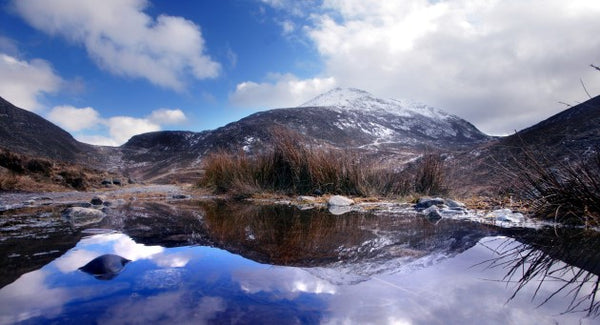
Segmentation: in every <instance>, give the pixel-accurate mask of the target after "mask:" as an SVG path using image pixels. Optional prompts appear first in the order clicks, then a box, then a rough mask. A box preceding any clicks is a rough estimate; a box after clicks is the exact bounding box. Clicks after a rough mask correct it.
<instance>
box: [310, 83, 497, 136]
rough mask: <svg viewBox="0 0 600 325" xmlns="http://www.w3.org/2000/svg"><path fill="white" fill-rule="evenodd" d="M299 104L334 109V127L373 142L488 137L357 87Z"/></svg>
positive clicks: (422, 106)
mask: <svg viewBox="0 0 600 325" xmlns="http://www.w3.org/2000/svg"><path fill="white" fill-rule="evenodd" d="M299 107H300V108H304V109H310V108H315V107H318V108H321V109H325V110H330V111H333V112H336V113H337V121H335V122H334V123H333V124H334V125H335V126H336V127H338V128H340V129H342V130H345V131H346V132H351V130H356V131H358V132H360V133H362V134H364V135H368V136H369V137H370V138H371V140H372V143H373V144H375V145H377V144H381V143H399V144H411V145H418V144H425V145H433V146H439V144H442V143H440V142H444V143H443V144H442V145H443V146H446V145H450V146H453V145H452V143H454V144H455V145H460V144H466V143H469V142H477V141H482V140H487V139H488V136H487V135H485V134H483V133H481V132H480V131H479V130H477V128H475V127H474V126H473V125H471V124H470V123H469V122H467V121H465V120H463V119H461V118H459V117H457V116H454V115H451V114H448V113H446V112H444V111H442V110H440V109H437V108H433V107H430V106H427V105H425V104H421V103H417V102H413V101H409V100H394V99H381V98H377V97H375V96H373V95H372V94H370V93H368V92H366V91H364V90H360V89H354V88H345V89H344V88H335V89H333V90H331V91H329V92H327V93H324V94H322V95H319V96H317V97H315V98H314V99H312V100H310V101H308V102H306V103H304V104H302V105H301V106H299ZM432 141H433V142H432Z"/></svg>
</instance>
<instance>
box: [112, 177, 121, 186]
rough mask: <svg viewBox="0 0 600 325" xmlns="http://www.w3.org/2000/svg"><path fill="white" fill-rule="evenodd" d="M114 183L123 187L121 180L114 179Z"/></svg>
mask: <svg viewBox="0 0 600 325" xmlns="http://www.w3.org/2000/svg"><path fill="white" fill-rule="evenodd" d="M112 183H113V184H114V185H119V186H121V184H122V183H121V180H120V179H118V178H113V180H112Z"/></svg>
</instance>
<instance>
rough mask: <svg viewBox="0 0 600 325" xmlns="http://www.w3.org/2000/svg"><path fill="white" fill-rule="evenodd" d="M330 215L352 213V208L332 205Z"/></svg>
mask: <svg viewBox="0 0 600 325" xmlns="http://www.w3.org/2000/svg"><path fill="white" fill-rule="evenodd" d="M328 210H329V213H331V214H333V215H336V216H339V215H342V214H344V213H348V212H350V211H352V207H350V206H349V205H346V206H342V205H330V206H329V208H328Z"/></svg>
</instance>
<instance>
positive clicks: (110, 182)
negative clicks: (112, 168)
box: [101, 179, 113, 185]
mask: <svg viewBox="0 0 600 325" xmlns="http://www.w3.org/2000/svg"><path fill="white" fill-rule="evenodd" d="M112 183H113V182H112V179H104V180H102V183H101V184H102V185H112Z"/></svg>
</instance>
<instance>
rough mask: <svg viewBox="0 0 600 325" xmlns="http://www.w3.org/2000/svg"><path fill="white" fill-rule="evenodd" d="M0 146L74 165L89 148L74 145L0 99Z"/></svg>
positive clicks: (66, 135) (47, 124)
mask: <svg viewBox="0 0 600 325" xmlns="http://www.w3.org/2000/svg"><path fill="white" fill-rule="evenodd" d="M0 147H4V148H6V149H9V150H11V151H14V152H18V153H23V154H28V155H32V156H38V157H44V158H51V159H57V160H62V161H69V162H76V161H80V160H82V159H84V157H85V156H86V153H88V152H90V151H94V148H93V146H91V145H88V144H85V143H81V142H78V141H77V140H75V139H74V138H73V137H72V136H71V135H70V134H69V133H68V132H67V131H65V130H63V129H61V128H60V127H58V126H56V125H54V124H52V123H51V122H49V121H47V120H46V119H44V118H42V117H40V116H39V115H37V114H34V113H32V112H29V111H26V110H24V109H21V108H18V107H16V106H14V105H13V104H11V103H9V102H8V101H6V100H5V99H3V98H1V97H0Z"/></svg>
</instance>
